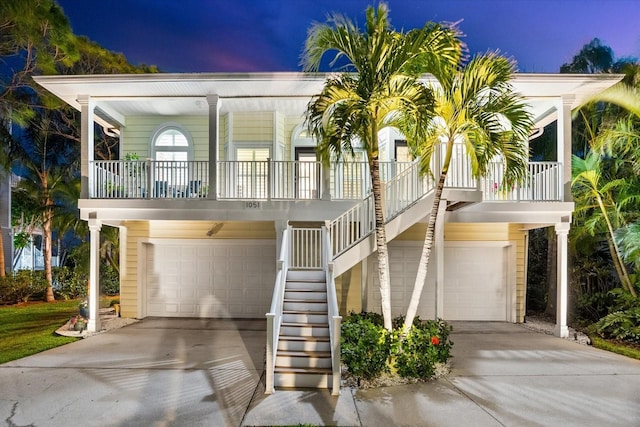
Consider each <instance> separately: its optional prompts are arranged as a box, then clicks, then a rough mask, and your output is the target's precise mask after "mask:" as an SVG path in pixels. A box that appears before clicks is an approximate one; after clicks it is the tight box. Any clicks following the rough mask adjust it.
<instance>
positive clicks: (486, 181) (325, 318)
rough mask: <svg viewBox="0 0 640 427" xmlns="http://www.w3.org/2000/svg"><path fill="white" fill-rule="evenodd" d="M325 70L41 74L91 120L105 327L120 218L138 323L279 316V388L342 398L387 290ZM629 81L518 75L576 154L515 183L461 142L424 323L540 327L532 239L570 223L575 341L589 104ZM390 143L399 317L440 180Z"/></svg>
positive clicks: (365, 182) (90, 212) (563, 284)
mask: <svg viewBox="0 0 640 427" xmlns="http://www.w3.org/2000/svg"><path fill="white" fill-rule="evenodd" d="M325 78H326V76H325V75H322V74H302V73H275V74H153V75H100V76H95V75H94V76H46V77H37V78H36V81H37V82H38V83H39V84H40V85H42V86H43V87H45V88H46V89H48V90H49V91H51V92H52V93H53V94H55V95H57V96H58V97H60V98H61V99H62V100H64V101H65V102H67V103H68V104H70V105H72V106H73V107H75V108H77V109H78V110H80V111H81V115H82V138H81V140H82V142H81V143H82V167H81V168H82V170H81V172H82V195H81V199H80V200H79V202H78V206H79V209H80V215H81V217H82V218H83V219H84V220H86V221H88V222H89V227H90V230H91V242H92V244H91V295H92V298H91V304H90V308H91V310H90V311H91V320H90V324H89V328H90V329H98V328H99V327H100V325H99V319H98V316H97V294H98V292H97V287H98V253H99V246H98V245H99V243H98V242H99V235H100V229H101V226H102V225H104V224H108V225H111V226H115V227H119V229H120V236H121V294H120V298H121V300H120V302H121V310H122V315H123V316H127V317H135V318H144V317H147V316H162V317H212V318H258V317H263V316H264V315H265V313H267V319H268V322H267V335H268V337H267V368H268V372H269V375H267V383H268V384H267V391H271V390H273V386H274V385H276V386H277V385H314V384H320V385H323V386H331V385H333V386H334V390H336V388H335V387H336V384H337V383H336V382H335V381H336V375H339V365H336V360H337V357H339V354H338V355H337V356H336V354H335V353H336V351H337V349H338V348H339V339H338V337H339V320H340V318H339V316H340V315H344V314H346V313H347V312H348V311H351V310H356V311H360V310H370V311H377V310H379V309H380V297H379V292H378V287H377V270H376V256H375V253H374V250H375V243H374V240H373V238H372V230H373V214H372V212H371V211H372V202H371V198H370V183H369V178H368V176H369V175H368V170H367V163H366V159H365V157H364V154H363V153H358V152H356V153H355V156H354V157H353V158H346V159H342V160H341V161H340V162H335V163H333V164H331V165H330V166H328V167H323V166H322V165H321V164H320V163H319V162H318V161H317V158H316V154H315V151H314V147H315V145H316V144H315V141H314V140H313V139H312V138H310V137H309V135H308V134H307V132H306V130H305V128H304V127H303V113H304V111H305V108H306V106H307V104H308V102H309V101H310V99H311V97H312V96H313V95H315V94H317V93H319V91H320V90H321V88H322V86H323V83H324V81H325ZM425 79H426V80H428V79H429V77H428V76H425ZM618 80H619V76H612V75H559V74H518V75H517V76H516V77H515V80H514V82H513V84H514V86H515V88H516V90H517V91H518V92H519V93H521V94H522V95H523V96H525V97H526V99H527V101H528V102H529V105H530V109H531V112H532V113H533V115H534V117H535V122H536V132H535V133H534V134H533V135H532V136H531V140H530V144H535V141H536V138H537V137H538V136H540V134H541V133H542V132H543V130H544V127H545V126H546V125H548V124H549V123H551V122H553V121H556V120H557V129H558V130H557V150H556V151H557V153H558V156H557V158H556V159H553V161H546V162H533V161H532V162H531V163H530V165H529V172H530V174H529V179H528V181H527V182H526V183H525V184H524V185H522V186H521V187H518V188H513V189H511V190H510V191H501V190H500V183H501V179H502V165H501V163H500V162H499V159H496V163H495V164H494V165H493V168H492V169H491V171H490V172H489V174H488V175H487V176H486V177H484V178H482V179H479V180H476V179H473V178H472V177H471V176H470V173H469V168H468V165H467V158H466V156H465V153H464V150H463V149H462V147H460V148H459V149H458V150H457V151H456V153H455V156H454V159H453V164H452V167H451V169H450V172H449V177H448V180H447V184H446V185H447V187H446V190H445V194H444V199H446V200H445V202H444V203H443V204H442V208H441V209H442V211H441V215H440V220H439V221H440V222H439V224H438V225H437V236H436V246H435V253H434V255H433V256H432V259H431V261H430V266H429V276H428V278H427V284H426V286H425V290H424V292H423V296H422V302H421V305H420V309H419V312H418V314H419V315H420V317H422V318H435V317H440V318H443V319H446V320H474V321H475V320H478V321H489V320H490V321H504V322H523V320H524V315H525V310H526V298H525V295H526V274H527V271H526V257H527V231H528V230H531V229H534V228H539V227H547V226H554V227H555V231H556V233H557V236H558V250H557V256H558V266H559V269H558V271H559V273H558V313H557V328H556V333H557V334H558V335H560V336H565V335H566V334H567V333H568V330H567V326H566V310H567V233H568V231H569V227H570V224H571V214H572V211H573V208H574V205H573V203H572V200H571V192H570V181H571V161H570V160H571V158H570V157H571V111H572V109H574V108H576V107H577V106H578V105H579V104H580V103H581V102H582V100H584V99H585V98H586V97H588V96H590V95H593V94H595V93H597V92H600V91H602V90H604V89H606V88H607V87H609V86H611V85H613V84H615V83H616V82H617V81H618ZM94 126H102V127H103V128H104V129H106V130H107V131H108V132H110V133H116V134H118V135H119V137H120V150H121V153H120V159H123V160H112V161H102V160H95V159H94V153H93V146H94V139H93V131H94ZM380 138H381V150H382V152H381V161H382V167H381V170H382V178H383V180H384V182H385V184H384V199H385V200H384V201H385V211H386V212H385V214H386V219H387V236H388V239H389V254H390V255H389V256H390V265H391V287H392V291H391V292H392V297H391V303H392V310H393V315H394V316H396V315H399V314H403V313H405V311H406V307H407V305H408V302H409V297H410V295H411V291H412V287H413V282H414V278H415V274H416V271H417V267H418V258H419V254H420V250H421V245H422V240H423V238H424V230H425V216H426V215H427V213H428V211H429V208H430V206H431V202H432V193H433V191H432V190H433V180H432V179H430V178H429V177H421V176H419V174H418V172H417V170H416V165H415V164H414V163H413V162H412V159H411V158H410V156H409V152H408V149H407V147H406V143H405V141H404V139H403V137H402V135H400V134H399V133H398V132H397V131H395V130H393V129H385V130H382V131H381V132H380ZM436 161H437V160H436ZM434 167H435V168H436V169H437V164H436V165H434ZM332 352H333V356H332ZM336 366H337V367H338V370H337V372H338V373H337V374H336ZM332 367H333V373H334V374H333V375H332V373H331V372H332Z"/></svg>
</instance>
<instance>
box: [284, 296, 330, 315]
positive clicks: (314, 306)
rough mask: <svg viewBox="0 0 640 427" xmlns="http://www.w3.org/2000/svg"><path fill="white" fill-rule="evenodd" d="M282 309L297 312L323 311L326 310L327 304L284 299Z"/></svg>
mask: <svg viewBox="0 0 640 427" xmlns="http://www.w3.org/2000/svg"><path fill="white" fill-rule="evenodd" d="M282 308H283V310H284V311H298V312H305V313H308V312H311V311H324V312H325V313H326V312H327V310H328V305H327V303H326V301H325V302H320V301H318V302H309V301H307V300H287V299H285V300H284V305H283V307H282Z"/></svg>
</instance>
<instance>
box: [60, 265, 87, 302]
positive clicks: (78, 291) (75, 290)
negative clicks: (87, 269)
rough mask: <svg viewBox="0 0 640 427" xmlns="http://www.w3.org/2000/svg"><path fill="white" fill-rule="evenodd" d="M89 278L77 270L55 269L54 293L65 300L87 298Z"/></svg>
mask: <svg viewBox="0 0 640 427" xmlns="http://www.w3.org/2000/svg"><path fill="white" fill-rule="evenodd" d="M88 283H89V277H88V276H87V275H86V274H84V273H82V272H80V271H79V270H77V269H73V270H72V269H70V268H68V267H59V268H56V269H54V274H53V291H54V292H55V294H56V296H59V297H62V298H63V299H65V300H70V299H77V298H84V297H86V296H87V288H88Z"/></svg>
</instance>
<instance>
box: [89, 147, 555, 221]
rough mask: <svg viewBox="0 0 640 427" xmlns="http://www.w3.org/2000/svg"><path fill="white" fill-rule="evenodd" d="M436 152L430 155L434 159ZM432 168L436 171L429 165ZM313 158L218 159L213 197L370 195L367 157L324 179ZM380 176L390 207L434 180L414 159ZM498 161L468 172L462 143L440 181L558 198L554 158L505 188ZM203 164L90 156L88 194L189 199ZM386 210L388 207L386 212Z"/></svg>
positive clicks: (204, 185)
mask: <svg viewBox="0 0 640 427" xmlns="http://www.w3.org/2000/svg"><path fill="white" fill-rule="evenodd" d="M438 157H439V156H438V155H434V157H433V162H434V164H435V163H436V161H437V159H438ZM432 169H433V170H434V171H436V172H435V173H436V174H437V169H436V168H435V167H434V168H432ZM324 173H326V172H325V169H324V168H323V167H322V165H321V164H320V163H319V162H298V161H295V162H289V161H272V160H268V161H255V162H249V161H222V162H218V182H217V189H212V191H216V192H217V198H219V199H223V200H224V199H228V200H235V199H239V200H270V199H276V200H300V199H305V200H308V199H320V198H321V197H322V194H323V192H324V190H323V185H328V186H329V189H328V190H329V193H330V196H331V199H333V200H341V199H350V200H354V199H355V200H363V199H366V198H367V197H368V196H369V195H370V194H371V184H370V181H371V179H370V176H369V166H368V164H367V163H366V162H339V163H336V164H333V165H331V168H330V169H329V174H330V176H329V178H328V179H327V180H326V182H325V180H324V177H323V174H324ZM380 176H381V180H382V182H384V183H386V190H385V201H386V206H387V209H388V210H391V211H393V210H396V209H398V208H402V207H403V206H406V203H407V202H409V203H410V202H411V201H415V199H416V194H418V193H421V192H422V193H424V191H426V190H425V188H424V187H425V185H427V186H429V185H432V184H431V181H432V179H431V178H430V177H427V178H423V177H420V174H419V173H418V170H417V167H416V164H415V162H410V163H407V162H381V163H380ZM503 176H504V168H503V165H502V164H501V163H499V162H496V163H492V164H491V165H490V170H489V173H488V175H487V176H486V177H484V178H482V179H480V180H476V179H474V178H473V177H472V176H471V170H470V168H469V165H468V159H467V157H466V155H465V152H464V147H463V146H462V145H456V146H455V147H454V153H453V156H452V158H451V164H450V168H449V172H448V174H447V180H446V182H445V186H446V187H447V188H478V189H480V190H482V192H483V193H484V200H488V201H502V200H506V201H561V200H563V188H562V185H561V177H562V165H561V164H560V163H557V162H531V163H530V164H529V179H528V180H527V182H526V183H525V184H523V185H522V186H520V187H517V188H513V189H511V190H507V191H505V190H503V189H502V188H501V184H502V179H503ZM209 191H210V189H209V163H208V162H206V161H156V160H142V161H125V160H96V161H94V162H92V169H91V176H90V197H92V198H100V199H119V198H138V199H157V198H171V199H187V198H201V197H207V196H208V194H209ZM387 214H389V212H387Z"/></svg>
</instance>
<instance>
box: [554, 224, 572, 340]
mask: <svg viewBox="0 0 640 427" xmlns="http://www.w3.org/2000/svg"><path fill="white" fill-rule="evenodd" d="M569 226H570V224H569V223H568V222H561V223H558V224H556V226H555V228H556V236H557V240H558V250H557V257H558V265H557V270H558V282H557V301H556V328H555V335H556V336H559V337H561V338H565V337H568V336H569V328H568V327H567V292H568V288H569V283H568V282H569V263H568V258H569V250H568V234H569Z"/></svg>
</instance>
